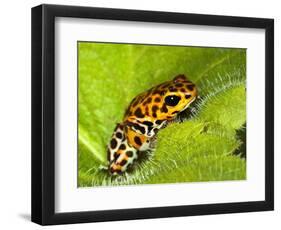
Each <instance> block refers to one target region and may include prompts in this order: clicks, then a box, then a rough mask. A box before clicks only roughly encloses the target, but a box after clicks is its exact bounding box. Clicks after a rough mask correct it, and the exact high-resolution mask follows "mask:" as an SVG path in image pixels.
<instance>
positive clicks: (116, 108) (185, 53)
mask: <svg viewBox="0 0 281 230" xmlns="http://www.w3.org/2000/svg"><path fill="white" fill-rule="evenodd" d="M78 52H79V54H78V55H79V69H78V77H79V152H78V154H79V162H78V166H79V172H78V183H79V186H94V185H125V184H141V183H144V184H148V183H173V182H188V181H189V182H192V181H219V180H238V179H239V180H241V179H245V178H246V161H245V159H244V158H241V157H239V156H237V155H234V154H233V153H237V149H240V148H239V146H241V144H243V143H242V142H243V140H240V139H239V137H238V136H237V135H236V133H237V131H239V130H240V129H243V128H245V127H244V125H245V123H246V92H245V78H246V50H245V49H227V48H203V47H180V46H147V45H130V44H105V43H87V42H80V43H79V44H78ZM180 73H184V74H186V75H187V76H189V79H190V80H191V81H193V82H194V83H195V84H196V85H197V87H198V89H199V95H200V97H201V99H199V100H198V101H197V103H196V105H194V108H193V112H192V117H191V118H190V117H189V116H188V113H186V114H183V119H184V122H182V123H179V122H175V123H172V124H170V125H169V126H168V127H166V128H165V129H163V130H161V131H160V132H159V134H158V137H157V146H156V150H155V152H154V153H152V154H148V153H147V156H146V157H144V159H143V160H141V161H140V162H139V163H137V164H136V165H135V168H134V170H133V171H132V172H130V173H127V174H125V175H123V176H120V177H112V176H109V174H108V173H107V172H106V171H105V170H101V169H100V166H101V165H103V166H106V164H107V160H106V145H107V143H108V142H109V141H110V137H111V135H112V132H113V130H114V128H115V125H116V123H118V122H121V121H122V117H123V114H124V111H125V109H126V107H127V106H128V104H129V103H130V101H131V100H132V98H133V97H134V96H136V95H137V94H139V93H141V92H143V91H146V90H147V89H149V88H151V87H152V86H154V85H157V84H159V83H161V82H163V81H166V80H171V79H172V78H173V77H174V76H175V75H178V74H180ZM188 118H189V119H188ZM239 151H240V150H239Z"/></svg>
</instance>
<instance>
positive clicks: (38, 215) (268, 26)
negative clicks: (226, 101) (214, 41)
mask: <svg viewBox="0 0 281 230" xmlns="http://www.w3.org/2000/svg"><path fill="white" fill-rule="evenodd" d="M56 17H71V18H89V19H109V20H125V21H138V22H154V23H174V24H193V25H210V26H227V27H241V28H261V29H265V36H266V38H265V43H266V44H265V90H266V98H265V109H266V111H265V113H266V114H265V115H266V121H265V122H266V127H265V132H266V135H265V136H266V139H265V143H266V147H265V200H264V201H249V202H239V203H220V204H203V205H188V206H173V207H156V208H138V209H120V210H107V211H87V212H71V213H69V212H68V213H55V208H54V207H55V183H54V182H55V115H54V114H55V47H54V41H55V40H54V37H55V30H54V26H55V18H56ZM273 160H274V20H273V19H263V18H248V17H230V16H216V15H202V14H186V13H171V12H153V11H139V10H125V9H110V8H93V7H80V6H79V7H78V6H62V5H40V6H36V7H34V8H32V209H31V214H32V221H33V222H35V223H38V224H41V225H52V224H71V223H83V222H98V221H114V220H129V219H142V218H162V217H177V216H193V215H206V214H221V213H237V212H252V211H267V210H273V209H274V162H273Z"/></svg>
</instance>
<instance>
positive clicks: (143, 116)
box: [107, 74, 197, 174]
mask: <svg viewBox="0 0 281 230" xmlns="http://www.w3.org/2000/svg"><path fill="white" fill-rule="evenodd" d="M196 98H197V88H196V86H195V85H194V84H193V83H192V82H191V81H189V80H188V79H187V78H186V76H185V75H183V74H180V75H178V76H176V77H175V78H174V79H173V80H171V81H166V82H164V83H162V84H159V85H157V86H155V87H153V88H151V89H149V90H147V91H146V92H143V93H141V94H139V95H138V96H136V97H135V98H134V99H133V100H132V102H131V103H130V105H129V106H128V108H127V110H126V112H125V115H124V119H123V122H122V123H119V124H117V126H116V128H115V130H114V132H113V135H112V138H111V141H110V143H109V145H108V149H107V151H108V160H109V172H110V173H111V174H122V173H123V172H125V171H126V170H127V168H128V166H129V165H131V164H132V163H133V161H134V160H136V159H137V158H138V154H139V152H142V151H147V150H152V149H153V148H152V142H153V140H154V139H155V136H156V134H157V132H158V130H159V129H162V128H164V127H165V125H166V124H167V122H169V121H171V120H173V119H175V117H176V116H177V115H178V113H180V112H182V111H183V110H185V109H186V108H187V107H188V106H189V105H190V104H191V103H192V102H193V101H194V100H195V99H196Z"/></svg>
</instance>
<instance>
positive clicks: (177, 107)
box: [160, 74, 197, 120]
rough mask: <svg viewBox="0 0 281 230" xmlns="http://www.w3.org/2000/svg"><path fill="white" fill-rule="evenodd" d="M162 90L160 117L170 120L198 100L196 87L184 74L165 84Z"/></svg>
mask: <svg viewBox="0 0 281 230" xmlns="http://www.w3.org/2000/svg"><path fill="white" fill-rule="evenodd" d="M160 88H161V90H163V91H162V92H163V96H162V107H161V109H160V111H161V112H162V114H161V115H160V116H161V117H162V118H164V116H166V117H167V119H168V120H169V119H172V118H173V117H175V116H176V115H177V114H178V113H180V112H182V111H183V110H185V109H186V108H187V107H188V106H189V105H190V104H191V103H192V102H193V101H194V100H195V99H196V98H197V88H196V86H195V85H194V84H193V83H192V82H191V81H189V80H188V79H187V78H186V76H185V75H183V74H180V75H178V76H176V77H175V78H174V79H173V80H172V81H169V82H166V83H163V84H162V86H161V87H160Z"/></svg>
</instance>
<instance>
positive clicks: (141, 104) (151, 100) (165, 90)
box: [124, 74, 197, 122]
mask: <svg viewBox="0 0 281 230" xmlns="http://www.w3.org/2000/svg"><path fill="white" fill-rule="evenodd" d="M196 97H197V89H196V86H195V85H194V84H193V83H192V82H191V81H189V80H188V79H187V78H186V76H185V75H183V74H181V75H178V76H176V77H175V78H174V79H173V80H171V81H166V82H164V83H162V84H160V85H157V86H155V87H153V88H151V89H149V90H148V91H146V92H143V93H141V94H139V95H138V96H136V97H135V98H134V99H133V101H132V102H131V104H130V106H129V107H128V109H127V111H126V113H125V118H124V119H125V120H127V121H130V122H136V121H137V122H147V121H149V122H154V121H157V120H159V121H158V122H161V121H164V120H172V119H173V118H174V117H175V116H176V115H177V114H178V113H180V112H182V111H183V110H185V109H186V108H187V107H188V106H189V105H190V104H191V103H192V102H193V101H194V100H195V99H196Z"/></svg>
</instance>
